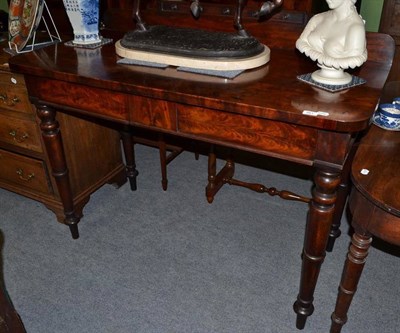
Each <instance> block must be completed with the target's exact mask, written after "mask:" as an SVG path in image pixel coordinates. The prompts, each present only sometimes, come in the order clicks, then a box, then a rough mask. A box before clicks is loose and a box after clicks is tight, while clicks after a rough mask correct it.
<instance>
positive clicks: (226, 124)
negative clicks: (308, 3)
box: [10, 24, 394, 328]
mask: <svg viewBox="0 0 400 333" xmlns="http://www.w3.org/2000/svg"><path fill="white" fill-rule="evenodd" d="M204 26H207V24H205V25H204ZM252 27H253V26H252V25H249V26H248V28H249V31H252ZM261 30H262V31H263V34H264V37H259V38H263V39H261V42H263V43H265V44H267V45H268V46H269V47H270V48H271V60H270V62H269V63H268V64H266V65H264V66H262V67H260V68H256V69H253V70H249V71H247V72H245V73H243V74H241V75H240V76H238V77H237V78H235V79H233V80H227V79H220V78H214V77H207V76H202V75H198V74H189V73H183V72H177V71H176V70H175V69H174V68H168V69H166V70H163V69H155V68H145V67H137V66H129V65H118V64H116V61H117V59H118V57H117V56H116V54H115V49H114V45H106V46H103V47H102V48H100V49H96V50H84V49H78V48H72V47H67V46H65V45H64V44H63V43H60V44H58V45H54V46H50V47H46V48H44V49H40V50H37V51H33V52H30V53H26V54H20V55H18V56H15V57H14V58H12V59H11V60H10V67H11V69H12V70H13V71H16V72H19V73H22V74H24V76H25V81H26V85H27V89H28V92H29V95H30V98H31V101H32V102H33V103H34V104H35V106H36V108H37V115H38V117H39V118H40V120H41V130H42V136H43V140H44V142H45V145H46V148H47V150H48V155H49V156H50V159H51V161H50V162H51V165H52V169H53V170H52V172H53V176H54V177H55V179H56V182H57V185H58V189H59V192H60V193H61V196H62V200H63V204H64V209H65V224H66V225H68V226H69V227H70V229H71V232H72V235H73V237H74V238H77V237H78V227H77V224H78V222H79V220H80V216H79V214H78V213H77V212H76V210H75V206H74V202H73V200H72V199H71V189H70V183H69V175H68V166H67V164H66V160H65V157H64V153H63V143H62V139H61V135H62V128H60V127H59V124H58V122H57V119H56V114H57V112H63V113H64V112H65V113H72V114H74V115H76V116H82V117H85V119H92V120H93V121H98V120H101V121H103V122H105V123H107V122H108V123H109V124H110V125H112V124H122V125H124V126H130V125H133V126H141V127H146V128H150V129H153V130H155V131H159V132H166V133H170V134H174V135H176V136H179V137H182V138H188V139H195V140H200V141H203V142H208V143H211V144H218V145H224V146H228V147H234V148H237V149H241V150H246V151H250V152H254V153H258V154H261V155H264V156H269V157H274V158H277V159H282V160H287V161H292V162H295V163H298V164H302V165H307V166H310V167H313V168H314V169H315V176H314V182H315V187H314V190H313V191H312V198H310V200H309V202H310V203H309V213H308V220H307V223H306V227H305V240H304V250H303V256H302V261H303V265H302V272H301V282H300V292H299V295H298V298H297V301H296V302H295V305H294V309H295V312H296V313H297V315H298V316H297V327H298V328H303V327H304V325H305V322H306V318H307V317H308V316H310V315H311V314H312V312H313V294H314V289H315V286H316V283H317V279H318V274H319V271H320V266H321V264H322V262H323V260H324V257H325V253H326V247H327V243H328V238H329V235H330V230H331V226H332V223H334V224H335V228H334V229H333V232H332V235H331V239H334V238H335V237H337V236H338V233H339V232H338V223H339V221H340V217H341V214H342V210H343V205H344V201H345V199H346V195H347V190H346V188H347V176H346V175H347V172H346V170H347V169H348V163H349V160H350V159H349V158H348V157H349V155H350V151H351V148H352V146H353V143H354V141H355V138H356V137H357V134H358V133H359V132H360V131H363V130H364V129H366V128H367V127H368V126H369V122H370V117H371V115H372V113H373V111H374V110H375V107H376V105H377V103H378V101H379V96H380V93H381V89H382V87H383V85H384V83H385V80H386V78H387V75H388V73H389V70H390V68H391V62H392V59H393V54H394V43H393V40H392V39H391V37H389V36H388V35H382V34H376V33H373V34H369V35H368V51H369V60H368V61H367V62H366V63H365V64H364V65H363V66H362V67H361V68H360V69H358V70H357V71H355V72H354V74H356V75H357V76H359V77H362V78H363V79H365V80H366V81H367V83H366V84H364V85H362V86H357V87H355V88H352V89H350V90H347V91H343V92H340V93H335V94H332V93H329V92H326V91H323V90H321V89H318V88H314V87H312V86H310V85H308V84H305V83H303V82H301V81H299V80H298V79H297V78H296V77H297V75H300V74H305V73H310V72H312V71H314V70H315V69H316V65H315V64H314V63H313V62H312V61H311V60H310V59H308V58H306V57H305V56H304V55H302V54H300V53H299V52H297V51H296V50H295V47H294V42H295V40H296V39H297V38H298V36H299V35H300V33H301V29H299V28H298V27H294V26H291V25H290V24H289V25H285V24H281V25H279V24H274V25H273V26H270V27H269V28H265V27H262V28H259V30H258V31H261ZM254 35H255V36H256V37H258V35H257V32H255V33H254ZM310 111H311V112H310ZM321 112H322V113H321ZM81 136H82V140H85V133H84V132H82V133H81ZM124 141H125V144H126V143H127V141H129V140H124ZM128 146H129V143H128ZM105 163H106V161H105ZM337 193H339V195H338V194H337ZM335 203H336V204H337V205H336V207H337V209H336V211H335ZM334 219H335V220H336V222H333V221H334Z"/></svg>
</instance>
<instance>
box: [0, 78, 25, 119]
mask: <svg viewBox="0 0 400 333" xmlns="http://www.w3.org/2000/svg"><path fill="white" fill-rule="evenodd" d="M0 108H4V109H7V110H11V111H16V112H22V113H33V110H32V105H31V103H30V102H29V98H28V92H27V90H26V87H25V81H24V77H23V76H22V75H18V74H13V73H0ZM0 112H1V110H0Z"/></svg>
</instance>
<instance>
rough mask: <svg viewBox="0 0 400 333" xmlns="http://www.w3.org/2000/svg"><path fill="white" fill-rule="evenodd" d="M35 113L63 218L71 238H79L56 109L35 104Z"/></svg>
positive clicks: (77, 221) (76, 215)
mask: <svg viewBox="0 0 400 333" xmlns="http://www.w3.org/2000/svg"><path fill="white" fill-rule="evenodd" d="M37 115H38V117H39V119H40V121H41V122H40V129H41V131H42V137H43V142H44V144H45V146H46V150H47V154H48V156H49V160H50V165H51V169H52V175H53V177H54V179H55V181H56V184H57V188H58V191H59V193H60V197H61V202H62V204H63V208H64V215H65V220H64V223H65V224H66V225H68V227H69V229H70V231H71V235H72V238H73V239H77V238H79V232H78V223H79V220H80V218H79V217H78V214H77V213H76V211H75V207H74V202H73V195H72V190H71V185H70V182H69V177H68V168H67V162H66V160H65V154H64V148H63V144H62V138H61V133H60V126H59V123H58V121H57V120H56V111H55V110H54V109H52V108H50V107H48V106H46V105H41V104H40V105H37Z"/></svg>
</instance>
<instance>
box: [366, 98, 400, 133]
mask: <svg viewBox="0 0 400 333" xmlns="http://www.w3.org/2000/svg"><path fill="white" fill-rule="evenodd" d="M372 120H373V123H374V124H375V125H377V126H379V127H381V128H384V129H387V130H390V131H400V104H396V103H393V104H389V103H386V104H380V105H379V108H378V110H376V112H375V114H374V116H373V119H372Z"/></svg>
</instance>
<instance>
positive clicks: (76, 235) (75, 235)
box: [69, 224, 79, 239]
mask: <svg viewBox="0 0 400 333" xmlns="http://www.w3.org/2000/svg"><path fill="white" fill-rule="evenodd" d="M69 231H70V232H71V236H72V238H73V239H78V238H79V230H78V225H77V224H70V225H69Z"/></svg>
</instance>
